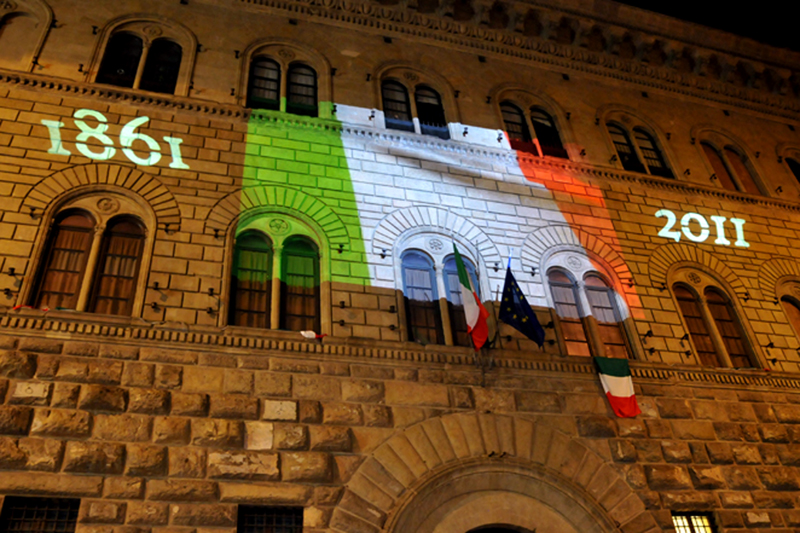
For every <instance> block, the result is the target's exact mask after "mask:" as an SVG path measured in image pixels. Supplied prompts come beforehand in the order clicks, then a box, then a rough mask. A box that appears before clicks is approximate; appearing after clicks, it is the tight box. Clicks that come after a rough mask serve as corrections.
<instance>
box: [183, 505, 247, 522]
mask: <svg viewBox="0 0 800 533" xmlns="http://www.w3.org/2000/svg"><path fill="white" fill-rule="evenodd" d="M170 516H171V517H172V524H173V525H176V526H202V527H234V526H236V506H235V505H221V504H214V505H189V504H183V503H181V504H173V505H171V506H170Z"/></svg>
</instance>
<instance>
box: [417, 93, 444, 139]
mask: <svg viewBox="0 0 800 533" xmlns="http://www.w3.org/2000/svg"><path fill="white" fill-rule="evenodd" d="M414 101H415V103H416V104H417V118H419V126H420V130H421V132H422V133H423V134H425V135H434V136H436V137H439V138H440V139H449V138H450V130H449V129H448V128H447V119H445V116H444V107H442V99H441V97H440V96H439V93H437V92H436V91H434V90H433V89H431V88H430V87H426V86H424V85H419V86H417V88H416V90H415V91H414Z"/></svg>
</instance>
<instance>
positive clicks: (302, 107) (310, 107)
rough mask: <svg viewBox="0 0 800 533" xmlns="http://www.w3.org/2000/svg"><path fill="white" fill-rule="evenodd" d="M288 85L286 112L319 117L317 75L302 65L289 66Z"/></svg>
mask: <svg viewBox="0 0 800 533" xmlns="http://www.w3.org/2000/svg"><path fill="white" fill-rule="evenodd" d="M287 81H288V83H287V85H286V111H287V112H288V113H293V114H295V115H304V116H308V117H316V116H317V73H316V72H315V71H314V69H312V68H311V67H308V66H306V65H301V64H292V65H289V73H288V79H287Z"/></svg>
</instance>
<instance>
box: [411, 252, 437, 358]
mask: <svg viewBox="0 0 800 533" xmlns="http://www.w3.org/2000/svg"><path fill="white" fill-rule="evenodd" d="M402 269H403V294H404V296H405V302H406V319H407V321H408V335H409V340H412V341H417V342H421V343H423V344H430V343H433V344H442V342H443V335H442V318H441V311H440V309H439V301H438V296H437V294H436V278H435V276H434V271H433V262H432V261H431V260H430V259H429V258H428V257H426V256H424V255H422V254H420V253H415V252H411V253H407V254H405V255H404V256H403V264H402Z"/></svg>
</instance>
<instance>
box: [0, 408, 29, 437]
mask: <svg viewBox="0 0 800 533" xmlns="http://www.w3.org/2000/svg"><path fill="white" fill-rule="evenodd" d="M31 414H32V410H31V408H30V407H18V406H11V405H0V434H3V435H26V434H27V433H28V424H29V423H30V421H31ZM37 415H38V413H37Z"/></svg>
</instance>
